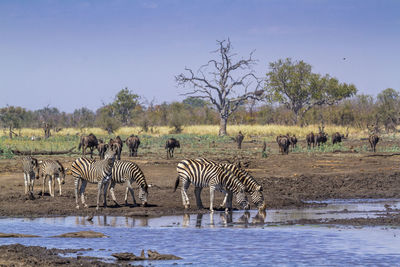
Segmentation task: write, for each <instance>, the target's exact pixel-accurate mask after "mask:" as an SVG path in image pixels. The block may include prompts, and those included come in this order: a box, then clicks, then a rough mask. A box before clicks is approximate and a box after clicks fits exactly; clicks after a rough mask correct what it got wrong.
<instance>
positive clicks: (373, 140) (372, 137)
mask: <svg viewBox="0 0 400 267" xmlns="http://www.w3.org/2000/svg"><path fill="white" fill-rule="evenodd" d="M368 141H369V144H370V145H371V149H372V151H374V152H376V144H378V142H379V136H378V135H377V134H371V135H370V136H369V138H368Z"/></svg>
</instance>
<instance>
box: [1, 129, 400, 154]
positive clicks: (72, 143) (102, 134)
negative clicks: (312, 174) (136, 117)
mask: <svg viewBox="0 0 400 267" xmlns="http://www.w3.org/2000/svg"><path fill="white" fill-rule="evenodd" d="M171 130H172V128H169V127H153V128H150V130H149V132H148V133H143V132H142V131H141V128H139V127H123V128H120V129H119V130H118V131H117V132H116V133H115V134H114V135H108V134H107V132H106V131H104V130H102V129H100V128H83V129H77V128H65V129H62V130H61V131H59V132H57V133H56V132H52V136H51V137H50V138H49V139H44V138H43V130H42V129H28V128H24V129H20V130H18V131H16V132H17V133H18V134H19V136H18V137H15V138H13V139H9V138H8V133H7V132H6V131H3V132H2V135H1V136H0V149H2V150H3V151H4V153H3V157H12V154H11V152H10V150H11V149H17V150H24V151H26V150H29V151H35V150H36V151H37V150H46V151H61V150H69V149H71V148H72V147H75V148H76V149H75V150H74V151H75V153H77V147H78V144H79V140H80V136H81V135H87V134H89V133H93V134H95V135H96V136H97V138H99V139H100V138H101V139H103V140H105V141H106V142H108V140H109V139H110V138H114V137H115V136H117V135H119V136H120V137H121V138H122V140H125V139H126V138H127V137H128V136H130V135H131V134H137V135H139V137H140V140H141V145H140V149H141V151H142V153H148V154H152V153H154V154H156V153H157V154H158V153H164V144H165V141H166V140H167V139H168V138H170V137H175V138H177V139H178V140H179V141H180V142H181V144H182V145H183V147H184V149H189V150H192V151H199V152H201V153H204V155H207V154H218V153H219V152H221V148H223V149H227V151H226V153H230V152H231V151H229V149H230V148H234V145H233V140H232V137H234V136H236V134H237V133H238V132H239V131H241V132H242V133H243V134H244V135H245V142H252V143H253V144H252V149H251V150H248V151H243V152H242V153H244V154H246V153H250V154H255V153H260V150H261V144H262V142H263V141H266V142H267V143H269V144H270V145H268V154H270V153H278V151H277V149H276V148H275V138H276V136H277V135H279V134H286V133H290V134H291V135H293V134H295V135H296V136H297V138H298V139H299V140H304V139H305V136H306V135H307V134H308V133H310V132H311V131H313V132H314V133H316V132H318V125H313V126H307V127H298V126H281V125H241V126H238V125H233V126H228V129H227V130H228V134H229V135H230V136H224V137H219V136H218V135H217V133H218V126H217V125H197V126H186V127H184V128H183V132H182V133H181V134H170V132H171ZM346 130H348V133H349V139H352V140H360V139H361V138H366V137H367V136H368V132H367V131H365V130H364V131H363V130H360V129H356V128H348V129H346V127H340V126H329V125H328V126H326V127H325V131H326V132H327V133H328V134H329V135H330V136H331V135H332V134H333V133H335V132H340V133H346ZM32 136H36V137H41V139H40V140H36V141H32V140H31V137H32ZM384 138H385V139H391V140H395V136H394V135H387V136H385V137H384ZM228 144H229V145H228ZM358 146H359V147H357V150H358V151H368V149H369V147H368V145H367V143H365V142H364V144H360V145H358ZM336 150H342V151H347V150H349V147H347V146H344V145H342V144H336V145H331V142H330V138H329V142H328V143H327V145H325V146H321V147H319V148H315V149H312V150H311V151H310V150H308V149H307V147H306V146H305V145H300V146H298V147H297V148H296V149H295V150H294V151H293V152H298V153H307V152H332V151H336ZM123 151H126V152H127V151H128V149H127V147H126V146H124V148H123ZM378 151H382V152H385V151H386V152H398V151H400V148H399V146H398V145H397V144H391V145H390V146H385V147H380V146H378ZM96 153H97V151H96Z"/></svg>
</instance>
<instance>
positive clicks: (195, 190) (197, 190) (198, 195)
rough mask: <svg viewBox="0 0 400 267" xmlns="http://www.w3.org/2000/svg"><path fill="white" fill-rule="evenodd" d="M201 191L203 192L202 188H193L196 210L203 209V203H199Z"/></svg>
mask: <svg viewBox="0 0 400 267" xmlns="http://www.w3.org/2000/svg"><path fill="white" fill-rule="evenodd" d="M201 190H203V188H202V187H197V186H196V187H195V188H194V195H195V197H196V204H197V208H198V209H203V208H204V207H203V203H202V202H201Z"/></svg>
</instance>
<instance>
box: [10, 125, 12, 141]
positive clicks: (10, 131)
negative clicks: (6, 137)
mask: <svg viewBox="0 0 400 267" xmlns="http://www.w3.org/2000/svg"><path fill="white" fill-rule="evenodd" d="M10 139H12V127H11V126H10Z"/></svg>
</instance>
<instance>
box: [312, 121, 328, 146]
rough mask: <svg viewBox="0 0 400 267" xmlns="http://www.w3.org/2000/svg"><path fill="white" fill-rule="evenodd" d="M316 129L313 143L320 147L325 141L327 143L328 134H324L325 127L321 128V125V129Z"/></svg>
mask: <svg viewBox="0 0 400 267" xmlns="http://www.w3.org/2000/svg"><path fill="white" fill-rule="evenodd" d="M318 128H319V133H318V134H317V136H316V137H315V142H316V143H317V145H318V146H320V145H321V144H325V143H326V141H328V134H327V133H325V132H324V128H325V127H324V126H323V124H322V127H318Z"/></svg>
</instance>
